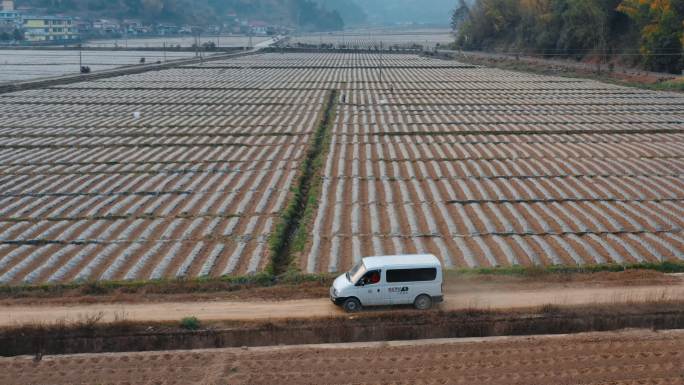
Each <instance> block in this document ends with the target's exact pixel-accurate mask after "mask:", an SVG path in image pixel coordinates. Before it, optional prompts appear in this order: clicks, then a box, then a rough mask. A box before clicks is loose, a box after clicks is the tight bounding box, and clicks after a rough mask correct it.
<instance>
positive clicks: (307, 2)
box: [22, 0, 344, 30]
mask: <svg viewBox="0 0 684 385" xmlns="http://www.w3.org/2000/svg"><path fill="white" fill-rule="evenodd" d="M22 5H30V6H34V7H39V8H44V9H46V11H47V12H49V13H68V14H76V15H80V16H87V17H102V18H119V19H123V18H136V19H142V20H144V21H147V22H171V23H179V24H200V25H201V24H210V23H219V22H221V21H222V20H223V19H225V17H226V15H227V14H228V13H233V12H235V13H237V15H238V17H240V18H241V19H250V20H264V21H267V22H270V23H273V24H279V25H294V26H299V27H301V28H303V29H307V30H339V29H342V28H343V27H344V22H343V20H342V17H341V16H340V14H339V12H337V11H335V10H334V9H330V10H329V9H326V8H325V7H323V6H322V5H321V4H319V3H318V2H316V1H313V0H25V1H24V2H22Z"/></svg>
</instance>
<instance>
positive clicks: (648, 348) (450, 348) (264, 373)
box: [0, 330, 684, 385]
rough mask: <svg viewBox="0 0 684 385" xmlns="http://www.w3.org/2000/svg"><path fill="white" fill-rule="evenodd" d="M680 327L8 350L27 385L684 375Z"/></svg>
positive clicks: (6, 380)
mask: <svg viewBox="0 0 684 385" xmlns="http://www.w3.org/2000/svg"><path fill="white" fill-rule="evenodd" d="M683 343H684V333H682V332H681V331H657V332H656V331H650V330H649V331H646V330H634V331H629V332H620V333H617V332H604V333H587V334H579V335H558V336H523V337H495V338H473V339H461V340H421V341H406V342H377V343H373V342H370V343H356V344H330V345H308V346H274V347H257V348H251V347H250V348H244V349H239V348H233V349H208V350H194V351H162V352H131V353H105V354H78V355H54V356H45V357H43V359H42V360H41V361H39V362H34V361H33V357H27V356H23V357H11V358H0V381H2V383H3V384H7V385H20V384H27V383H31V384H47V383H50V384H55V385H57V384H69V385H73V384H93V383H106V384H121V385H123V384H131V383H145V384H165V385H166V384H212V385H213V384H274V383H288V384H319V383H326V384H359V383H363V384H387V383H392V384H430V385H431V384H453V383H456V384H494V385H499V384H501V385H504V384H505V385H516V384H521V385H528V384H570V383H572V384H575V383H577V384H580V383H581V384H596V385H598V384H616V385H632V384H668V385H681V384H684V369H683V368H684V358H682V355H683V353H682V351H681V346H682V344H683Z"/></svg>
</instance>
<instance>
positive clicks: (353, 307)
mask: <svg viewBox="0 0 684 385" xmlns="http://www.w3.org/2000/svg"><path fill="white" fill-rule="evenodd" d="M342 307H343V308H344V311H346V312H347V313H356V312H357V311H359V310H361V302H359V300H358V299H356V298H348V299H347V300H346V301H344V303H343V304H342Z"/></svg>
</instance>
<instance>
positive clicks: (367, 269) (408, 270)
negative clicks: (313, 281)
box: [330, 254, 444, 312]
mask: <svg viewBox="0 0 684 385" xmlns="http://www.w3.org/2000/svg"><path fill="white" fill-rule="evenodd" d="M443 298H444V297H443V295H442V264H441V263H440V262H439V259H437V257H435V256H434V255H429V254H424V255H393V256H384V257H367V258H363V259H362V260H361V261H359V263H357V264H356V265H355V266H354V267H352V269H351V270H349V271H348V272H346V273H344V274H342V275H340V276H339V277H337V278H336V279H335V281H334V282H333V285H332V287H331V288H330V300H331V301H332V302H333V303H334V304H335V305H338V306H342V307H343V308H344V310H346V311H347V312H355V311H359V310H361V307H362V306H382V305H409V304H413V306H415V307H416V309H420V310H424V309H429V308H430V307H432V304H433V303H436V302H441V301H442V300H443Z"/></svg>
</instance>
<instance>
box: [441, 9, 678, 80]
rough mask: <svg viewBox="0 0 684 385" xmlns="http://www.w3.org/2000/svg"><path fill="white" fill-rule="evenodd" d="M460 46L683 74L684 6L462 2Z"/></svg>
mask: <svg viewBox="0 0 684 385" xmlns="http://www.w3.org/2000/svg"><path fill="white" fill-rule="evenodd" d="M452 27H453V28H454V29H455V30H457V32H458V33H457V36H458V37H457V41H456V44H457V46H459V47H460V48H464V49H484V50H492V49H494V50H505V51H512V52H520V53H531V54H544V55H552V56H556V55H557V56H570V57H576V58H578V59H582V58H595V59H596V60H602V61H606V60H614V61H615V60H617V61H619V62H621V63H628V64H633V65H642V66H643V67H644V68H646V69H649V70H653V71H660V72H672V73H679V72H680V71H681V70H682V68H683V65H684V60H683V57H682V44H683V40H684V38H683V36H682V32H683V31H684V0H474V1H472V2H466V1H465V0H460V4H459V6H458V7H457V8H456V10H455V11H454V12H453V15H452Z"/></svg>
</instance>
